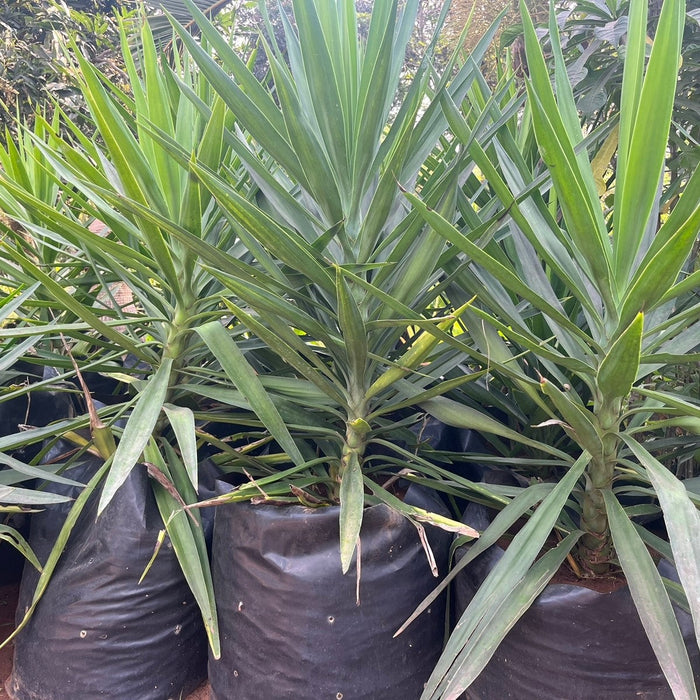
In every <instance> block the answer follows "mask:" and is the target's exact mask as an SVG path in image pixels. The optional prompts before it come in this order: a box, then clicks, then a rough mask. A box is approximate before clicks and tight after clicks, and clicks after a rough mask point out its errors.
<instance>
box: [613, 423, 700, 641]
mask: <svg viewBox="0 0 700 700" xmlns="http://www.w3.org/2000/svg"><path fill="white" fill-rule="evenodd" d="M622 437H623V439H624V441H625V443H626V444H627V446H628V447H629V448H630V450H631V451H632V452H633V453H634V455H635V456H636V457H637V459H638V460H639V462H640V464H642V465H643V466H644V467H645V469H646V472H647V474H648V475H649V479H650V480H651V483H652V485H653V487H654V491H655V492H656V496H657V497H658V499H659V504H660V505H661V509H662V510H663V513H664V523H665V525H666V530H667V532H668V538H669V542H670V544H671V549H672V551H673V560H674V562H675V565H676V569H677V570H678V575H679V578H680V580H681V583H682V584H683V588H684V589H685V591H686V592H687V594H688V602H689V603H690V609H691V613H692V616H693V623H694V625H695V636H696V638H697V639H698V641H700V596H697V595H694V594H693V592H694V591H699V590H700V512H698V509H697V508H696V507H695V505H694V504H693V502H692V501H691V500H690V498H689V496H688V491H687V490H686V488H685V486H684V485H683V482H682V481H679V480H678V479H677V478H676V477H675V476H674V475H673V474H672V473H671V472H670V471H669V470H668V469H667V468H666V467H665V466H664V465H663V464H661V462H659V461H658V460H657V459H655V458H654V457H652V455H650V454H649V452H648V451H647V450H646V449H645V448H644V447H642V445H640V444H639V443H638V442H637V441H636V440H635V439H634V438H631V437H627V436H625V435H623V436H622ZM616 547H617V545H616ZM630 585H631V584H630Z"/></svg>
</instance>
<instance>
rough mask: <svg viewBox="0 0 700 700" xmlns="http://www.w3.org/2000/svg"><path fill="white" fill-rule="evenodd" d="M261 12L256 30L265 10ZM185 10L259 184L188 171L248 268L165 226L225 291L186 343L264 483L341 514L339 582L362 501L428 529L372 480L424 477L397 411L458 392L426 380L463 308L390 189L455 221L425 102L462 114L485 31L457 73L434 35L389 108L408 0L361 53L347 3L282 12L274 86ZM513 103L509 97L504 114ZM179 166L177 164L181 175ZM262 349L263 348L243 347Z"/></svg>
mask: <svg viewBox="0 0 700 700" xmlns="http://www.w3.org/2000/svg"><path fill="white" fill-rule="evenodd" d="M260 9H261V12H262V13H263V16H264V17H266V13H265V5H264V3H261V4H260ZM191 10H192V12H193V14H194V16H195V17H196V19H197V21H198V23H199V25H200V30H201V33H202V36H203V37H204V38H205V40H206V41H207V42H208V44H209V45H210V46H211V47H212V49H213V50H214V51H215V52H216V60H215V59H214V58H213V57H212V54H211V53H210V52H208V51H206V50H204V49H203V48H202V47H200V46H199V45H198V44H197V43H196V41H195V40H194V39H193V38H192V37H191V36H190V35H189V34H188V33H187V32H185V31H184V30H183V29H182V28H180V27H179V26H177V25H176V29H177V32H178V35H179V38H180V40H181V41H182V43H183V44H184V45H185V47H186V48H187V50H188V52H189V53H190V54H191V55H192V56H193V58H194V60H195V62H196V63H197V66H198V68H199V70H200V71H201V72H202V73H203V74H204V75H205V76H206V77H207V79H208V81H209V82H210V84H211V85H212V86H213V88H214V89H215V90H216V91H217V93H218V94H219V96H220V98H221V99H222V100H223V101H224V102H225V103H226V104H227V106H228V107H229V109H230V110H231V112H232V113H233V114H234V115H235V118H236V126H237V130H236V131H234V132H232V133H230V134H229V135H228V143H230V145H231V148H232V149H233V151H234V152H235V153H236V154H237V155H238V157H239V158H240V159H241V161H242V162H243V163H244V164H245V166H246V168H247V169H248V171H249V172H250V173H251V177H252V178H253V181H254V182H255V184H256V186H257V188H258V193H257V195H256V197H255V198H254V199H251V198H247V197H245V196H241V194H240V193H239V192H237V191H236V189H235V188H234V187H232V186H231V185H230V184H229V182H228V181H227V178H226V177H225V175H224V174H223V173H221V172H219V173H217V172H215V171H214V170H213V169H212V168H211V167H208V166H207V164H206V163H203V162H200V161H197V160H196V159H195V160H193V161H192V163H191V165H190V168H191V173H192V175H193V177H195V178H196V179H197V180H198V182H199V183H201V186H202V187H204V188H206V189H207V190H208V191H209V192H210V193H211V194H212V195H213V196H214V197H215V198H216V200H217V202H218V204H219V206H220V207H221V210H222V211H223V212H224V213H225V215H226V216H227V217H228V219H229V220H230V221H231V222H233V223H235V226H236V230H237V233H238V235H239V236H240V239H241V241H242V242H243V243H244V244H245V245H246V246H247V247H248V250H249V251H250V254H251V258H252V260H251V262H250V263H248V262H236V263H235V269H234V264H233V261H231V260H230V258H229V256H227V255H226V254H222V252H221V251H220V250H215V249H214V248H212V247H211V246H210V245H207V244H206V243H204V242H202V241H201V240H199V239H198V238H196V237H194V236H191V235H187V234H186V232H184V231H178V230H175V229H174V228H173V229H172V231H171V234H172V235H173V236H174V237H176V238H178V239H179V240H180V241H181V242H182V243H183V244H184V245H185V246H187V247H188V248H189V249H190V250H191V252H192V253H194V254H197V255H199V257H200V258H201V260H202V261H204V262H205V264H206V267H207V269H208V270H209V271H210V272H211V273H212V274H214V275H215V276H216V277H217V278H218V279H220V281H221V282H222V283H223V284H224V285H225V287H226V288H227V289H228V290H229V294H228V295H227V297H226V298H225V302H226V306H227V308H228V309H229V310H230V313H231V316H230V317H229V319H230V320H229V319H227V323H228V329H227V327H226V324H222V323H221V322H219V321H216V322H212V323H209V324H205V325H202V326H201V327H200V328H199V329H198V333H199V334H200V336H201V337H202V338H203V339H204V341H205V342H206V343H207V345H208V347H209V348H210V350H211V351H212V352H213V354H214V355H215V356H216V357H217V359H218V360H219V362H220V364H221V365H222V367H223V368H224V370H225V371H226V373H227V375H228V377H229V380H230V381H231V382H233V384H234V385H235V386H236V387H237V388H238V389H239V390H240V392H241V393H242V394H243V395H245V397H246V398H247V400H248V401H249V402H250V405H251V407H252V408H253V410H254V411H255V412H256V413H257V415H258V417H259V419H260V420H261V421H262V423H263V424H264V425H265V426H266V427H267V429H268V430H269V432H270V434H271V435H272V436H273V437H274V439H275V441H276V443H277V445H278V446H279V449H281V451H282V452H283V453H284V454H283V455H281V456H280V457H279V458H278V459H277V461H278V462H279V461H287V464H288V467H289V469H287V470H286V471H284V472H283V473H282V474H281V475H277V476H276V475H275V474H274V473H273V474H270V475H269V478H265V481H264V484H262V486H264V488H268V487H269V486H270V484H271V482H274V481H277V482H278V484H279V483H281V484H282V487H283V488H285V489H288V487H287V486H286V482H288V481H289V480H290V479H292V476H293V475H294V474H295V473H296V474H297V475H298V476H299V477H300V478H301V479H302V481H299V482H298V483H296V484H295V487H296V493H297V494H298V495H300V498H301V500H302V502H307V503H313V502H316V501H318V500H320V501H321V502H331V503H333V502H339V503H340V513H341V515H340V524H341V544H340V547H341V561H342V567H343V570H345V571H346V570H347V569H348V567H349V565H350V562H351V559H352V556H353V553H354V551H355V545H356V542H357V539H358V533H359V531H360V526H361V521H362V513H363V508H364V506H365V504H366V502H367V500H368V499H369V500H370V501H371V500H373V499H374V500H376V499H379V500H384V501H386V502H387V503H389V504H390V505H392V506H393V507H396V508H398V509H399V510H401V511H402V512H403V513H404V514H405V515H406V516H407V517H409V518H413V519H420V518H422V517H425V514H421V513H419V512H417V511H415V510H413V509H411V508H408V507H403V506H402V505H401V503H400V501H398V500H397V499H395V498H393V497H392V495H391V494H390V493H388V492H387V491H385V490H384V489H382V488H381V486H380V485H379V484H378V483H377V481H376V480H373V479H372V478H371V476H372V473H373V472H376V471H381V470H382V469H384V470H386V469H387V468H389V469H391V470H392V471H397V470H399V469H409V470H415V469H418V470H421V469H422V470H426V471H427V472H428V473H430V474H431V475H432V476H436V477H437V476H438V471H439V470H438V469H435V468H433V467H431V465H429V464H427V463H425V462H423V461H421V460H420V459H419V458H414V456H413V454H412V453H411V452H410V451H407V450H406V449H403V448H402V447H401V445H400V444H398V440H397V438H396V436H397V435H399V434H400V432H401V431H402V430H403V428H404V427H405V425H406V424H407V422H406V421H408V424H410V423H411V422H415V421H416V418H415V415H416V414H417V413H419V412H416V411H415V410H413V411H411V407H412V406H415V405H416V403H418V402H419V401H420V400H422V399H427V398H428V397H430V396H434V395H437V394H440V393H442V392H444V391H447V390H448V389H449V388H450V386H453V385H454V384H458V383H460V382H463V381H465V378H463V377H460V378H459V379H458V380H457V381H456V382H455V383H449V382H443V383H441V382H440V381H439V380H440V377H441V376H442V375H443V374H444V372H445V371H446V370H447V369H449V368H450V367H451V366H453V364H454V363H455V362H456V361H457V358H458V357H459V353H458V351H457V350H454V349H449V339H450V338H451V329H452V327H453V325H454V323H455V320H456V319H457V318H458V317H459V315H460V314H461V313H463V311H464V309H465V308H466V305H465V306H464V307H463V308H460V309H458V310H452V309H449V308H445V306H444V301H443V299H442V294H443V291H444V288H443V287H442V286H441V280H440V277H441V270H440V269H439V268H438V267H437V265H436V263H437V260H438V258H439V256H440V254H441V253H442V252H443V250H444V249H445V247H446V243H445V241H444V239H443V237H442V236H440V235H438V234H436V233H435V232H434V231H433V230H432V229H431V228H430V227H429V226H427V225H426V224H425V223H424V222H423V221H422V220H421V219H420V218H419V217H418V216H417V215H416V213H415V211H413V210H412V207H410V206H408V205H407V202H406V200H405V198H404V197H403V195H402V193H401V187H400V183H404V184H405V185H407V186H410V187H418V188H419V189H420V190H421V192H422V193H423V196H424V197H425V199H426V201H428V202H430V205H431V206H432V207H434V208H435V209H437V210H439V211H442V212H443V213H444V214H445V216H447V217H448V218H451V217H452V216H453V212H454V211H455V202H456V197H457V193H458V188H459V184H460V181H459V177H460V176H461V174H462V173H461V170H463V169H464V168H462V169H450V168H448V167H447V166H448V164H449V163H451V162H455V161H459V160H460V158H461V155H460V154H459V153H458V152H457V150H456V149H455V147H454V144H452V143H450V142H449V141H447V140H445V139H444V138H443V134H444V132H445V129H446V127H447V121H446V118H445V115H444V113H443V111H442V109H441V108H440V103H441V101H442V100H443V99H448V100H450V101H454V102H457V103H459V102H461V100H462V99H463V97H464V95H465V94H466V92H467V91H468V90H469V88H470V86H471V85H472V84H473V83H474V81H475V79H476V77H477V75H478V69H477V68H476V66H477V65H478V63H479V61H480V59H481V57H482V56H483V52H484V51H485V49H486V48H487V46H488V45H489V42H490V41H491V38H492V37H493V33H494V31H495V27H492V28H491V30H490V31H489V32H488V33H487V34H486V35H485V36H484V37H483V39H482V40H481V42H480V43H479V45H478V47H477V49H476V51H475V53H474V56H473V59H474V60H473V61H472V62H470V63H469V64H467V65H464V66H463V67H462V68H460V69H457V67H456V64H455V60H454V59H453V60H452V61H451V62H450V63H449V66H448V69H447V71H446V73H445V74H444V75H442V76H439V75H435V74H434V73H433V71H432V70H431V63H430V58H431V55H432V51H433V50H434V47H435V43H436V41H437V36H438V35H437V33H436V35H435V37H434V38H433V41H432V43H431V44H430V46H428V47H427V49H426V56H425V60H424V62H423V64H422V65H421V67H420V70H419V71H418V73H417V74H416V75H415V76H412V77H411V79H410V81H409V85H408V88H407V90H406V92H405V97H404V98H403V99H402V100H398V101H397V98H396V96H397V94H398V88H399V82H400V80H401V79H402V75H401V73H402V65H403V58H404V51H405V47H406V44H407V42H408V40H409V37H410V35H411V31H412V28H413V25H414V22H415V17H416V13H417V11H418V3H417V2H416V1H410V2H408V3H406V4H405V5H402V4H401V3H399V2H396V1H395V0H386V1H383V2H377V3H375V5H374V8H373V12H372V15H371V19H370V21H369V28H368V32H367V36H366V39H364V40H361V39H360V36H359V35H358V21H357V17H356V13H355V6H354V3H353V2H352V1H351V0H342V1H339V2H334V3H326V2H321V1H320V0H296V1H295V2H293V12H294V14H293V17H286V16H285V17H284V25H285V42H286V47H285V50H286V54H283V52H282V48H281V47H280V46H279V45H278V43H277V39H276V38H275V36H274V33H273V32H272V31H269V32H268V33H267V36H266V38H265V39H264V40H263V44H264V48H265V51H266V53H267V57H268V60H269V62H270V72H271V76H272V85H271V86H267V85H263V84H261V83H260V82H259V81H258V80H257V79H256V78H255V76H254V75H253V73H252V72H251V70H250V69H249V67H248V66H246V65H245V63H244V62H243V61H242V60H241V59H240V58H239V57H238V56H237V55H236V53H235V52H234V51H233V50H232V49H231V48H230V47H229V46H228V45H227V43H226V41H225V40H224V39H223V38H222V37H221V36H220V35H219V34H218V33H217V31H216V30H215V28H214V27H213V26H212V25H211V24H210V23H209V22H207V20H206V18H205V17H204V16H203V15H202V14H201V13H200V12H198V11H197V10H196V8H195V7H194V6H192V7H191ZM446 11H447V6H445V7H444V8H443V10H442V14H441V16H440V17H439V18H438V21H437V29H438V30H439V28H440V26H441V24H442V21H443V19H444V16H445V13H446ZM285 55H286V56H288V62H287V61H286V60H285ZM516 108H517V98H515V99H514V100H513V101H512V102H511V103H509V104H508V105H507V109H510V110H511V111H514V110H515V109H516ZM491 133H493V130H492V132H491ZM479 135H480V137H481V138H482V139H483V140H484V141H485V142H486V141H488V139H489V136H490V134H489V132H488V131H487V130H485V129H482V130H480V131H479ZM187 156H188V154H186V153H185V152H184V151H183V152H182V153H181V158H182V162H183V164H184V163H185V162H186V158H187ZM153 221H154V223H155V222H156V221H157V219H156V217H153ZM226 261H227V268H228V269H225V268H224V264H225V262H226ZM241 329H245V331H246V333H248V334H249V335H250V337H249V339H248V340H247V341H245V342H243V343H241V344H240V345H238V344H236V343H234V342H233V340H232V339H231V333H232V332H237V333H240V332H241ZM253 338H255V340H254V339H253ZM440 339H442V340H444V341H445V343H442V344H441V343H440ZM260 342H262V343H263V344H264V351H263V352H259V353H255V352H252V349H254V348H256V347H258V346H259V345H260ZM249 349H251V352H248V350H249ZM290 401H291V402H292V404H293V405H295V406H296V408H295V411H296V413H295V414H294V416H293V418H292V419H291V420H289V419H287V420H283V417H282V415H281V414H282V410H281V409H278V405H288V404H289V402H290ZM302 407H303V408H302ZM406 411H408V412H407V413H406ZM412 415H413V416H414V417H413V418H410V416H412ZM483 421H484V425H485V426H486V425H488V426H497V423H496V422H495V421H493V420H489V419H488V418H486V417H484V418H483ZM380 451H381V452H383V454H381V455H380V454H378V453H379V452H380ZM234 457H235V455H234ZM243 466H245V467H246V468H249V467H250V465H249V464H247V463H245V464H243ZM365 491H368V492H370V493H372V496H366V494H365ZM276 493H277V494H278V496H279V491H277V492H276ZM251 494H253V495H259V493H257V492H256V491H255V488H254V487H248V488H246V489H244V491H243V493H241V492H240V491H238V492H235V494H234V496H233V498H238V497H247V498H249V497H250V495H251Z"/></svg>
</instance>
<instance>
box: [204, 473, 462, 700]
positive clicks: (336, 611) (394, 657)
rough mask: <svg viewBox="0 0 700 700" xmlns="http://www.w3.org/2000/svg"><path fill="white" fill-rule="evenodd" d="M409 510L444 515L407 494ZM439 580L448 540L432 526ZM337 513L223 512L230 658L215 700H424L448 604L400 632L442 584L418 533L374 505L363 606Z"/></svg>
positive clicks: (220, 588)
mask: <svg viewBox="0 0 700 700" xmlns="http://www.w3.org/2000/svg"><path fill="white" fill-rule="evenodd" d="M406 502H409V503H412V504H414V505H419V506H421V507H423V508H426V509H429V510H433V511H436V512H441V513H444V512H445V511H444V506H442V504H441V502H440V500H439V499H438V498H436V497H435V496H434V494H432V493H430V492H428V493H425V492H424V491H422V490H420V489H418V488H416V487H413V486H412V487H411V488H410V489H409V491H408V494H407V497H406ZM426 530H427V531H428V535H429V537H430V542H431V545H432V548H433V551H434V553H435V558H436V560H437V564H438V567H439V571H440V574H441V575H444V573H445V569H446V566H447V555H448V549H449V544H450V539H451V538H450V536H449V535H447V533H444V532H443V531H441V530H437V529H436V528H433V527H431V526H426ZM338 542H339V534H338V508H337V507H327V508H316V509H310V508H304V507H301V506H269V505H267V506H266V505H262V506H261V505H251V504H249V503H236V504H231V505H227V506H220V507H218V508H217V509H216V518H215V525H214V541H213V552H212V569H213V576H214V590H215V593H216V601H217V610H218V615H219V625H220V631H221V647H222V654H221V659H220V660H219V661H215V660H213V659H212V658H210V660H209V680H210V682H211V687H212V700H237V699H238V700H254V699H256V700H257V699H258V698H260V699H261V700H262V699H267V698H275V699H277V698H289V699H292V698H293V699H294V700H305V699H308V700H318V699H319V698H329V699H330V698H333V699H335V698H337V699H339V700H342V699H344V700H351V699H360V698H362V699H364V700H367V699H369V698H377V699H379V698H381V699H382V700H393V699H396V700H412V699H414V698H418V697H419V695H420V694H421V691H422V689H423V685H424V683H425V682H426V681H427V679H428V677H429V675H430V673H431V671H432V669H433V667H434V665H435V663H436V661H437V659H438V657H439V655H440V651H441V649H442V643H443V636H444V631H445V628H444V616H445V604H444V599H443V598H441V599H439V600H438V601H436V602H435V603H434V604H433V605H432V607H431V608H430V610H429V611H426V612H425V613H424V614H423V615H421V616H420V617H419V618H418V619H417V620H416V621H415V622H414V623H413V624H412V625H411V626H410V627H409V628H408V629H407V630H406V632H404V633H403V634H401V635H400V636H399V637H398V638H396V639H393V634H394V632H396V630H397V629H398V628H399V627H400V626H401V624H402V623H403V622H405V620H406V618H407V617H408V616H409V615H410V614H411V613H412V612H413V610H414V609H415V608H416V607H417V605H418V604H419V603H420V602H421V601H422V600H423V599H424V597H425V596H426V595H427V594H428V593H430V592H431V591H432V590H433V588H434V587H435V585H436V579H435V578H434V577H433V576H432V574H431V572H430V568H429V566H428V563H427V560H426V556H425V553H424V551H423V549H422V546H421V544H420V542H419V539H418V535H417V532H416V530H415V528H414V527H413V525H411V524H410V523H409V522H408V521H407V520H406V519H405V518H404V517H402V516H401V515H399V514H398V513H397V512H395V511H393V510H391V509H390V508H388V507H387V506H385V505H375V506H372V507H370V508H367V509H366V510H365V513H364V519H363V525H362V532H361V543H362V554H361V582H360V600H361V602H360V605H357V604H356V596H355V586H356V576H355V571H354V567H352V568H351V570H350V572H349V573H348V574H347V575H345V576H343V575H342V573H341V568H340V556H339V550H338Z"/></svg>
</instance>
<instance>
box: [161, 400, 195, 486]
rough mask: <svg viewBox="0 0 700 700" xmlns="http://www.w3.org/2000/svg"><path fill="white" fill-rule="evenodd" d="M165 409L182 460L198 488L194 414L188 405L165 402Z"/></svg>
mask: <svg viewBox="0 0 700 700" xmlns="http://www.w3.org/2000/svg"><path fill="white" fill-rule="evenodd" d="M163 411H164V412H165V415H166V416H168V421H169V423H170V425H171V427H172V429H173V432H174V433H175V439H176V440H177V443H178V445H179V447H180V454H181V455H182V462H183V464H184V466H185V469H186V471H187V476H188V477H189V480H190V482H191V483H192V486H193V487H194V488H195V489H197V487H198V479H197V468H198V460H197V439H196V435H195V424H194V414H193V413H192V410H191V409H189V408H187V407H186V406H175V405H173V404H169V403H164V404H163Z"/></svg>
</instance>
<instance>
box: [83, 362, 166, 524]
mask: <svg viewBox="0 0 700 700" xmlns="http://www.w3.org/2000/svg"><path fill="white" fill-rule="evenodd" d="M172 365H173V361H172V359H168V358H166V359H163V361H162V363H161V365H160V367H158V369H157V370H156V371H155V373H154V374H153V376H152V377H151V378H150V380H149V381H148V385H147V387H146V388H145V389H144V390H143V391H142V392H141V394H140V395H139V397H138V399H137V401H136V405H135V406H134V410H133V411H132V413H131V416H130V417H129V420H128V421H127V424H126V426H125V428H124V432H123V434H122V438H121V440H120V441H119V445H118V446H117V451H116V452H115V453H114V457H113V459H112V463H111V467H110V470H109V474H108V475H107V479H106V481H105V485H104V488H103V490H102V495H101V496H100V504H99V507H98V511H97V512H98V514H99V513H102V511H104V509H105V508H106V507H107V505H109V503H110V501H111V500H112V498H113V497H114V494H115V493H116V492H117V489H118V488H119V487H120V486H121V485H122V484H123V483H124V482H125V481H126V478H127V476H129V472H130V471H131V470H132V469H133V467H134V465H135V464H136V463H137V462H138V461H139V459H141V456H142V453H143V451H144V449H145V448H146V445H147V444H148V441H149V440H150V439H151V437H152V435H153V431H154V429H155V427H156V422H157V421H158V418H159V417H160V414H161V411H162V409H163V404H164V403H165V399H166V395H167V391H168V385H169V382H170V375H171V371H172Z"/></svg>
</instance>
